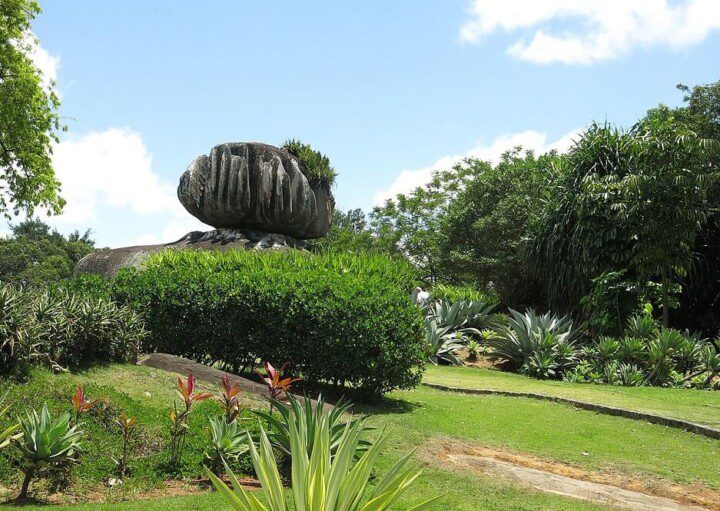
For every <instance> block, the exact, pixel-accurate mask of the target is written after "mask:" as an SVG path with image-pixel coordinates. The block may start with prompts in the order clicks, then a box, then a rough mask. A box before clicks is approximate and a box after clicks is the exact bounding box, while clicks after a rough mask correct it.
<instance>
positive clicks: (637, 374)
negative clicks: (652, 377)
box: [617, 364, 645, 387]
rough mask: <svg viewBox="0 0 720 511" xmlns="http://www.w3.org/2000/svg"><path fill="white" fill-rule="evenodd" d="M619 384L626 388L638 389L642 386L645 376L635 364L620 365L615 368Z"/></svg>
mask: <svg viewBox="0 0 720 511" xmlns="http://www.w3.org/2000/svg"><path fill="white" fill-rule="evenodd" d="M617 375H618V378H619V379H620V383H621V384H622V385H625V386H627V387H638V386H640V385H642V384H643V381H644V380H645V375H644V374H643V372H642V371H641V370H640V368H639V367H638V366H636V365H635V364H620V365H619V366H618V368H617Z"/></svg>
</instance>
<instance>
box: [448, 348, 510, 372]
mask: <svg viewBox="0 0 720 511" xmlns="http://www.w3.org/2000/svg"><path fill="white" fill-rule="evenodd" d="M455 354H456V355H457V357H458V358H459V359H460V360H462V361H463V364H465V365H466V366H470V367H481V368H483V369H493V370H495V371H501V370H502V367H501V365H500V361H497V360H496V361H495V362H493V361H492V360H490V359H489V358H488V357H487V356H486V355H484V354H482V353H481V354H479V355H478V356H477V358H471V357H470V352H469V351H468V349H467V348H460V349H459V350H457V352H456V353H455Z"/></svg>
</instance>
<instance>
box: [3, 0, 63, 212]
mask: <svg viewBox="0 0 720 511" xmlns="http://www.w3.org/2000/svg"><path fill="white" fill-rule="evenodd" d="M39 13H40V6H39V5H38V3H37V2H34V1H28V0H3V1H2V2H0V212H2V213H3V214H4V215H5V216H6V217H8V216H9V213H10V212H12V213H15V214H17V213H19V212H20V211H25V212H27V213H28V214H30V215H32V213H33V211H34V210H35V208H37V207H44V208H46V209H47V210H48V211H50V212H51V213H59V212H60V210H61V209H62V206H63V204H64V201H63V200H62V198H61V197H60V195H59V191H60V183H59V182H58V181H57V179H56V178H55V172H54V170H53V167H52V161H51V159H50V156H51V153H52V144H53V142H57V141H58V138H57V135H58V132H59V131H61V130H62V126H61V124H60V118H59V116H58V107H59V106H60V101H59V99H58V97H57V95H56V94H55V92H54V90H53V87H54V84H52V83H50V84H45V83H44V82H43V77H42V73H41V71H40V70H39V69H38V68H37V66H36V65H35V64H34V63H33V61H32V59H31V58H30V54H31V51H32V47H33V45H35V44H37V41H36V40H35V37H34V36H33V34H32V32H31V22H32V20H33V19H34V18H35V16H36V15H37V14H39Z"/></svg>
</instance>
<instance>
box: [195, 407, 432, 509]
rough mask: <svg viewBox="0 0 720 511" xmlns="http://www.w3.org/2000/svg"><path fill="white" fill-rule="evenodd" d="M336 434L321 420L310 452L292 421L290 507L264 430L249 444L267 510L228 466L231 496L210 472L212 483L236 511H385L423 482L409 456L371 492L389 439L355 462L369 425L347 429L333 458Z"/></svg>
mask: <svg viewBox="0 0 720 511" xmlns="http://www.w3.org/2000/svg"><path fill="white" fill-rule="evenodd" d="M333 429H334V428H333V427H332V420H331V418H330V414H323V415H322V416H321V420H320V423H319V424H318V427H317V428H316V429H315V432H314V435H313V437H312V446H309V445H308V436H307V434H306V433H304V432H301V431H300V430H299V429H298V428H297V426H296V423H295V422H294V421H290V422H289V438H290V453H291V457H292V477H291V482H292V490H291V500H292V504H293V505H292V506H289V505H288V503H287V501H286V495H285V490H284V488H283V484H282V479H281V477H280V472H279V470H278V467H277V462H276V460H275V457H274V454H273V446H272V442H271V441H270V439H269V437H268V435H267V433H266V432H265V429H264V428H262V427H261V428H260V440H259V445H258V447H256V446H255V444H254V443H250V457H251V459H252V463H253V467H254V468H255V473H256V474H257V475H258V479H259V480H260V485H261V486H262V491H263V494H264V496H265V500H266V501H267V505H266V504H263V503H261V502H260V500H259V499H258V498H257V497H256V496H255V495H253V494H252V493H248V492H246V491H245V490H244V489H243V487H242V486H241V485H240V483H239V482H238V480H237V478H236V477H235V475H234V474H233V473H232V470H230V468H229V467H227V465H226V471H227V474H228V477H229V479H230V482H231V484H232V486H233V489H232V490H231V489H230V488H229V487H228V486H227V485H226V484H225V483H224V482H223V481H222V480H220V479H219V478H218V477H217V476H216V475H215V474H213V473H212V472H210V471H209V470H208V472H207V473H208V477H209V478H210V480H211V481H212V483H213V484H214V485H215V487H216V488H217V490H218V491H219V492H220V494H221V495H222V496H223V497H224V498H225V500H226V501H227V502H228V503H229V504H230V505H231V507H232V509H234V510H235V511H288V510H289V509H294V510H295V511H360V510H362V511H386V510H389V509H390V506H392V505H393V504H394V503H395V501H396V500H397V499H398V498H399V497H400V496H401V495H402V494H403V493H405V492H407V491H408V489H409V488H410V486H411V485H412V483H413V482H414V481H415V480H416V479H417V478H418V477H419V476H420V473H421V471H419V470H416V468H415V467H414V466H412V465H410V464H409V459H410V455H408V456H405V457H404V458H402V459H401V460H400V461H398V462H397V463H396V464H395V465H394V466H393V467H392V468H391V469H390V470H389V471H388V472H387V474H386V475H385V476H384V477H381V478H380V479H379V482H378V484H377V485H376V486H375V487H374V488H373V489H372V490H371V489H370V488H369V481H370V478H371V474H372V471H373V467H374V466H375V463H376V462H377V460H378V456H379V455H380V450H381V449H382V448H383V447H384V445H385V443H386V442H387V436H386V435H382V436H381V437H380V438H379V439H378V440H377V441H376V442H375V443H374V444H373V445H372V446H370V447H369V448H368V449H367V451H365V452H364V453H363V454H362V456H360V457H359V458H356V455H355V454H356V452H357V448H358V445H359V443H360V441H361V439H362V436H363V431H364V430H365V429H366V427H365V424H364V422H363V420H359V421H355V422H352V423H347V424H344V425H343V427H342V430H341V433H340V436H339V439H338V440H337V449H336V453H335V455H334V456H333V455H332V454H331V445H332V444H333V443H334V438H335V437H336V435H335V434H334V433H333ZM435 500H436V499H431V500H429V501H426V502H423V503H421V504H418V505H416V506H413V507H411V508H410V509H408V511H421V510H423V509H427V508H428V507H429V506H430V505H431V504H432V503H433V502H434V501H435Z"/></svg>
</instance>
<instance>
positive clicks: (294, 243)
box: [75, 229, 308, 278]
mask: <svg viewBox="0 0 720 511" xmlns="http://www.w3.org/2000/svg"><path fill="white" fill-rule="evenodd" d="M307 247H308V246H307V243H306V242H304V241H301V240H298V239H295V238H293V237H291V236H287V235H285V234H273V233H268V232H263V231H255V230H249V229H215V230H213V231H207V232H202V231H193V232H190V233H188V234H186V235H185V236H183V237H182V238H180V239H179V240H177V241H174V242H172V243H164V244H159V245H140V246H135V247H122V248H114V249H109V250H98V251H97V252H93V253H91V254H88V255H86V256H85V257H83V258H82V259H80V261H78V263H77V266H76V267H75V275H79V274H83V273H89V274H95V275H100V276H102V277H105V278H113V277H115V275H116V274H117V272H118V271H119V270H120V268H127V267H131V266H135V267H137V266H139V265H140V264H141V263H142V262H143V261H145V260H146V259H147V258H148V257H150V256H151V255H152V254H155V253H156V252H160V251H162V250H168V249H170V250H173V249H197V250H289V249H293V248H297V249H307Z"/></svg>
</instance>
